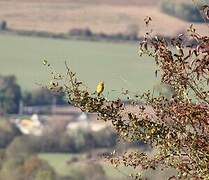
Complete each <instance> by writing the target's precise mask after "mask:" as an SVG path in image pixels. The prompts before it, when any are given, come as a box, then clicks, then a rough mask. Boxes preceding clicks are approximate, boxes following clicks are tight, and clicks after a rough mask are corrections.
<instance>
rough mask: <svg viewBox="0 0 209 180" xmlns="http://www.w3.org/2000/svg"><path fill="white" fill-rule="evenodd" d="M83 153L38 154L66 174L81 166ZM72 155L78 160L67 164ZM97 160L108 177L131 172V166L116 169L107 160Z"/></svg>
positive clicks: (120, 176) (114, 177)
mask: <svg viewBox="0 0 209 180" xmlns="http://www.w3.org/2000/svg"><path fill="white" fill-rule="evenodd" d="M85 155H86V154H61V153H41V154H39V157H40V158H41V159H43V160H45V161H47V162H48V163H49V164H50V165H51V166H52V167H53V168H54V169H55V171H56V172H57V173H58V174H60V175H62V176H68V175H72V174H73V173H74V172H73V170H74V169H75V168H76V167H80V166H82V163H85V162H82V160H85ZM73 157H78V158H79V160H80V162H77V163H74V164H72V165H68V164H67V163H66V162H67V161H69V160H70V159H71V158H73ZM98 162H100V164H101V165H102V167H103V169H104V171H105V174H106V176H107V177H108V179H118V178H119V179H125V178H126V176H125V175H128V174H130V173H131V172H133V170H132V169H131V168H127V167H124V166H121V167H119V168H118V170H117V169H116V168H114V167H113V166H112V165H111V164H109V163H107V162H103V161H100V160H99V159H98ZM76 169H77V168H76Z"/></svg>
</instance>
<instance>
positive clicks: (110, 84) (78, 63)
mask: <svg viewBox="0 0 209 180" xmlns="http://www.w3.org/2000/svg"><path fill="white" fill-rule="evenodd" d="M137 48H138V44H136V43H111V42H89V41H79V40H77V41H76V40H71V41H70V40H57V39H46V38H35V37H24V36H15V35H3V34H2V35H0V74H14V75H16V76H17V78H18V82H19V83H20V84H21V86H22V88H23V89H24V90H32V89H34V88H38V87H39V86H38V85H37V84H36V83H41V84H46V83H47V79H48V77H49V73H48V71H47V69H46V67H44V66H43V64H42V61H43V59H44V58H45V59H47V60H48V61H49V62H50V63H51V64H52V65H53V67H54V68H55V69H56V70H57V71H58V72H65V66H64V61H67V62H69V64H70V66H71V68H72V69H73V71H76V72H77V74H78V76H79V78H80V79H81V80H83V81H84V82H85V84H86V85H87V86H89V87H90V88H92V89H94V87H95V86H96V84H97V82H98V81H100V80H104V81H105V85H106V88H105V89H106V92H111V91H112V90H117V91H116V92H114V93H115V95H117V92H118V91H120V90H121V89H122V88H125V89H129V90H132V91H140V92H141V91H142V90H145V89H148V88H151V87H153V84H156V79H155V77H154V62H153V61H152V60H150V59H148V58H147V57H142V58H141V57H139V56H138V54H137ZM114 93H112V94H114Z"/></svg>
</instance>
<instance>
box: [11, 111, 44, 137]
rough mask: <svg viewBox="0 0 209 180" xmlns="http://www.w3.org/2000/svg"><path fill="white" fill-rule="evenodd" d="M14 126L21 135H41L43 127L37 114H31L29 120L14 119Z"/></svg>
mask: <svg viewBox="0 0 209 180" xmlns="http://www.w3.org/2000/svg"><path fill="white" fill-rule="evenodd" d="M15 124H16V126H17V128H19V130H20V131H21V132H22V133H23V134H26V135H28V134H32V135H35V136H40V135H42V132H43V125H42V123H41V122H40V121H39V117H38V115H37V114H33V115H32V116H31V118H30V119H16V120H15Z"/></svg>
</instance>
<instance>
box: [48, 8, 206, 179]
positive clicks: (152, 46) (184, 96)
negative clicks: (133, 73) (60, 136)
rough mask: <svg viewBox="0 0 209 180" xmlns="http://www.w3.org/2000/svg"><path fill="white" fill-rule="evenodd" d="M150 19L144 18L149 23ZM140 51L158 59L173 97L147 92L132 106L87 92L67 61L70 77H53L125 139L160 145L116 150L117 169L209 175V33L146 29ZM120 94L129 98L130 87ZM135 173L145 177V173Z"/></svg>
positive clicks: (195, 176)
mask: <svg viewBox="0 0 209 180" xmlns="http://www.w3.org/2000/svg"><path fill="white" fill-rule="evenodd" d="M206 8H207V10H208V9H209V6H206V7H204V9H206ZM206 18H208V19H209V15H208V14H206ZM150 21H151V18H150V17H147V18H146V19H145V23H146V25H147V26H148V25H149V23H150ZM185 36H189V37H190V39H192V40H193V41H195V42H196V44H195V47H194V45H193V44H190V43H191V41H189V42H185V41H184V40H185V39H184V37H185ZM174 49H175V50H174ZM139 54H140V55H141V56H142V55H148V56H150V57H152V58H153V59H154V61H155V63H156V71H155V75H156V76H158V74H159V73H160V80H161V82H162V83H164V84H166V85H167V86H169V87H171V89H172V93H173V94H172V96H171V97H170V98H167V97H165V96H163V95H162V94H156V93H155V92H154V91H153V90H148V91H147V92H145V93H143V94H136V95H135V96H134V97H135V98H133V99H132V100H131V101H130V104H129V106H128V105H127V104H125V103H124V102H123V101H122V100H121V99H119V98H118V99H116V100H108V99H106V98H105V97H104V96H103V95H102V94H101V95H100V94H95V93H92V92H90V91H88V90H87V88H85V87H86V86H85V85H83V83H82V82H81V81H79V80H78V78H77V76H76V73H74V72H72V71H71V69H70V68H69V66H68V65H67V64H66V68H67V73H66V74H67V78H68V79H69V81H68V82H67V83H66V81H64V80H65V78H64V79H60V80H59V81H57V80H56V79H53V77H52V80H53V81H55V84H59V89H61V90H62V92H65V93H66V95H67V96H68V99H69V102H70V103H71V104H72V105H74V106H75V107H78V108H80V109H81V110H82V111H84V112H89V113H97V115H98V117H99V118H100V120H103V121H105V122H107V121H108V122H111V123H112V125H113V127H114V128H115V130H116V132H117V133H118V134H119V136H120V137H121V138H122V139H123V140H126V141H129V142H135V141H143V142H144V143H147V144H148V145H150V147H154V148H156V149H157V152H156V153H154V154H153V155H152V156H149V155H148V154H147V153H146V152H142V151H140V150H136V151H132V152H126V153H124V154H123V155H120V156H119V155H118V154H117V152H113V153H112V156H111V157H109V160H110V162H111V163H112V164H114V165H115V166H116V167H117V166H118V165H119V164H120V163H122V164H124V165H125V166H130V167H133V168H135V169H136V168H139V169H141V171H143V170H144V171H145V170H148V169H152V170H155V169H157V168H159V167H160V168H161V169H167V168H168V167H172V168H175V169H176V170H177V171H178V177H176V176H175V174H174V176H172V177H170V179H177V178H178V179H209V166H208V162H209V156H208V154H209V135H208V134H209V91H208V84H209V76H208V75H209V37H208V36H207V35H206V36H204V35H201V34H199V33H197V32H196V29H195V28H194V27H193V25H191V26H190V27H189V29H188V34H186V35H184V34H183V35H178V36H177V37H174V38H173V39H171V40H166V39H164V38H160V37H156V36H155V37H153V36H152V35H151V34H150V33H149V32H147V33H146V35H145V38H144V40H143V41H141V42H140V47H139ZM153 74H154V73H153ZM63 84H64V85H63ZM52 89H53V88H52ZM56 89H57V87H56ZM122 93H123V94H124V95H127V96H129V93H128V92H127V91H125V92H122ZM130 107H133V108H132V109H130ZM133 177H134V178H135V179H141V174H140V173H138V174H136V175H133Z"/></svg>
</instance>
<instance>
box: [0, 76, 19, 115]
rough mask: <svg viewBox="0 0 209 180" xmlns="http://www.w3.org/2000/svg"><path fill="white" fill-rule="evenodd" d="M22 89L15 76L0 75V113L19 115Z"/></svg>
mask: <svg viewBox="0 0 209 180" xmlns="http://www.w3.org/2000/svg"><path fill="white" fill-rule="evenodd" d="M20 100H21V88H20V86H19V85H18V84H17V82H16V78H15V76H12V75H11V76H1V75H0V113H1V114H2V113H18V111H19V103H20Z"/></svg>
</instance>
